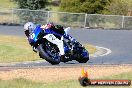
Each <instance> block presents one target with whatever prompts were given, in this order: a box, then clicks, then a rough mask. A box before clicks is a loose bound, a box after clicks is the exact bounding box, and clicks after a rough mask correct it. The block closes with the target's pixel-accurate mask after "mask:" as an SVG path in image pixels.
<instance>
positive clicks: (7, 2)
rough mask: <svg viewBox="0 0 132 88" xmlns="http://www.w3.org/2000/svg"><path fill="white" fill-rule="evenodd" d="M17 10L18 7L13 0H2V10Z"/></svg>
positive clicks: (0, 0)
mask: <svg viewBox="0 0 132 88" xmlns="http://www.w3.org/2000/svg"><path fill="white" fill-rule="evenodd" d="M1 7H2V8H15V7H17V4H16V3H14V2H11V0H0V8H1Z"/></svg>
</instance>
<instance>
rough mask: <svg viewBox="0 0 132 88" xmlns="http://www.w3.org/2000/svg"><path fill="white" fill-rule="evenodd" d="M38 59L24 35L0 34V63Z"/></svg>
mask: <svg viewBox="0 0 132 88" xmlns="http://www.w3.org/2000/svg"><path fill="white" fill-rule="evenodd" d="M34 60H40V58H39V56H38V54H36V53H34V52H33V51H32V48H31V46H30V45H29V44H28V42H27V39H26V38H25V37H16V36H5V35H0V63H5V62H6V63H7V62H21V61H34Z"/></svg>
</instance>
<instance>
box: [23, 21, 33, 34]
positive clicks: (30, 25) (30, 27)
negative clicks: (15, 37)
mask: <svg viewBox="0 0 132 88" xmlns="http://www.w3.org/2000/svg"><path fill="white" fill-rule="evenodd" d="M34 29H35V24H34V23H32V22H27V23H26V24H25V25H24V30H25V31H26V30H29V32H32V31H33V30H34Z"/></svg>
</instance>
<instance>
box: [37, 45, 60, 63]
mask: <svg viewBox="0 0 132 88" xmlns="http://www.w3.org/2000/svg"><path fill="white" fill-rule="evenodd" d="M38 50H39V56H40V57H41V58H43V59H45V60H46V61H48V62H49V63H51V64H52V65H55V64H59V63H60V56H59V52H58V47H57V46H56V45H54V46H50V43H46V44H45V45H44V44H40V45H39V46H38Z"/></svg>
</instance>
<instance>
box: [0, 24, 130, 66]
mask: <svg viewBox="0 0 132 88" xmlns="http://www.w3.org/2000/svg"><path fill="white" fill-rule="evenodd" d="M22 29H23V27H22V26H0V34H6V35H16V36H24V32H23V30H22ZM70 34H71V35H72V36H73V37H74V38H76V39H77V40H78V41H80V42H81V43H89V44H93V45H95V46H96V45H97V46H102V47H106V48H109V49H111V50H112V53H111V54H109V55H107V56H103V57H92V58H90V60H89V62H88V63H86V64H83V65H87V64H131V63H132V54H131V53H132V31H131V30H99V29H98V30H97V29H74V30H73V29H71V32H70ZM74 63H76V64H74ZM65 65H66V66H72V65H82V64H79V63H77V62H75V61H72V62H69V63H67V64H63V63H60V66H65ZM13 66H19V67H25V66H50V64H49V63H47V62H43V61H38V62H31V63H28V64H27V63H22V64H19V63H18V64H15V65H13Z"/></svg>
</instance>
